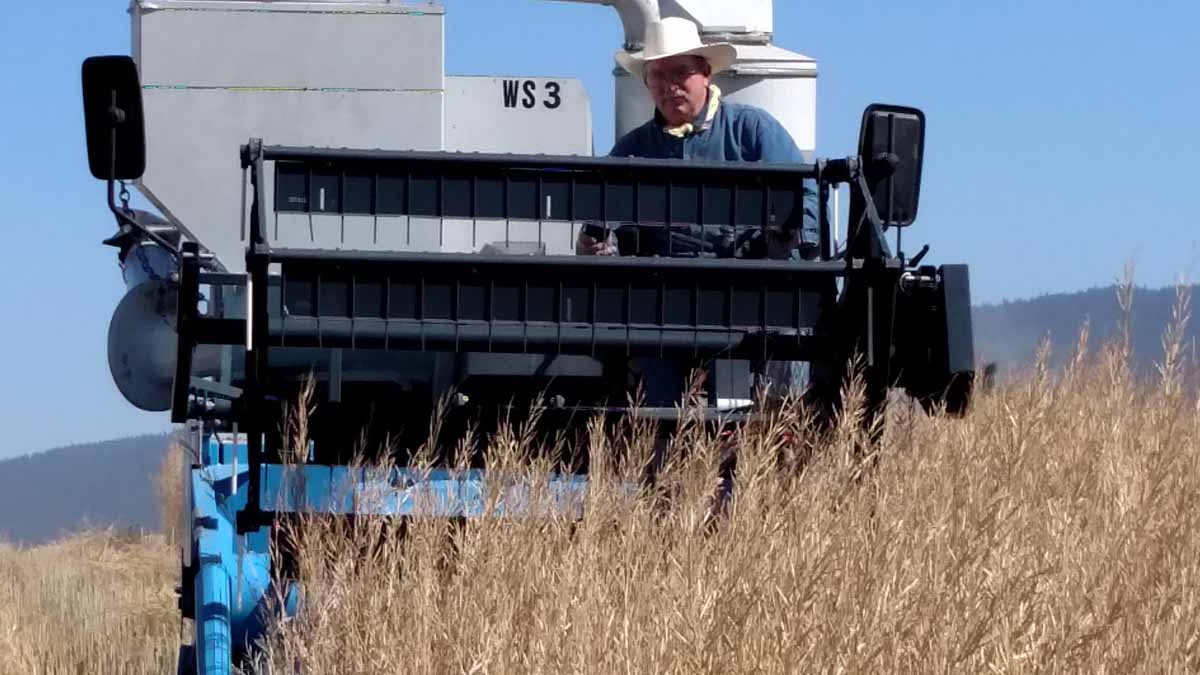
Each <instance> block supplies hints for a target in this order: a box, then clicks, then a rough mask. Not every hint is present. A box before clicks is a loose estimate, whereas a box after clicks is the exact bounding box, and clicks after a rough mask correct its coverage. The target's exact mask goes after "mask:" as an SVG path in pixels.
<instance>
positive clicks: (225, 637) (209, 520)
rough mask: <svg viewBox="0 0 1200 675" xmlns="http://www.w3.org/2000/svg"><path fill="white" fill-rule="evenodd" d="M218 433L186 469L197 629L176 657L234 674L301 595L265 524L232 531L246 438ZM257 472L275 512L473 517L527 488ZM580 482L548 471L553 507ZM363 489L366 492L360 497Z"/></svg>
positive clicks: (508, 507)
mask: <svg viewBox="0 0 1200 675" xmlns="http://www.w3.org/2000/svg"><path fill="white" fill-rule="evenodd" d="M223 436H225V435H223V434H215V433H209V434H207V435H205V436H204V437H203V439H202V444H201V448H202V452H201V453H200V457H199V462H198V463H197V464H195V465H193V466H192V468H191V469H190V472H189V475H188V478H187V480H188V482H189V494H190V496H189V498H188V499H189V504H188V506H189V518H190V521H191V556H190V561H189V564H186V565H185V569H184V579H185V582H186V580H187V579H189V578H190V579H191V580H192V590H193V592H192V593H191V594H189V595H188V597H189V598H190V600H191V602H192V603H193V604H192V610H193V616H194V619H195V636H194V644H193V647H192V649H191V650H188V652H190V653H187V652H185V653H184V656H183V658H182V659H181V663H180V668H179V670H180V672H181V673H192V672H194V673H199V674H202V675H228V674H229V673H232V672H233V670H232V668H233V664H234V663H235V655H236V654H238V653H240V652H242V651H243V650H245V649H247V648H250V647H253V646H254V643H255V642H256V641H257V640H259V639H260V638H261V637H262V636H263V635H264V632H265V630H266V625H267V622H268V621H269V620H270V618H271V617H272V613H273V612H275V613H278V611H279V610H282V611H283V612H286V613H288V614H294V613H295V611H296V608H297V604H298V599H299V591H298V589H296V588H295V587H294V586H292V585H290V584H289V585H288V586H287V587H285V588H278V587H276V585H275V584H276V582H277V581H278V580H277V578H276V575H274V574H273V570H272V563H271V552H270V531H269V527H262V528H260V529H259V530H257V531H253V532H248V533H246V534H243V535H239V534H238V533H237V527H236V523H237V517H238V513H239V512H241V511H242V510H244V509H245V508H246V504H247V494H248V490H249V489H250V480H249V468H248V467H249V463H248V462H247V445H246V443H245V442H244V440H243V441H242V442H240V443H229V442H227V440H226V439H223ZM262 471H263V475H262V481H261V486H262V487H261V490H262V501H261V503H262V504H264V505H267V504H269V505H272V508H273V511H274V512H275V513H297V512H309V513H329V514H351V513H360V514H361V513H373V514H383V515H395V516H401V517H402V516H413V515H425V516H431V517H443V518H473V517H478V516H480V515H482V514H484V513H485V512H490V513H492V514H495V515H498V516H518V515H520V514H521V513H522V512H524V510H525V509H524V505H525V503H526V497H527V492H526V491H525V490H524V489H523V488H521V487H520V486H517V487H509V488H507V489H506V491H505V492H504V493H503V494H502V496H501V498H500V499H498V500H495V501H494V503H492V504H491V505H490V508H489V505H488V503H487V495H488V489H487V486H486V482H485V481H486V474H485V472H484V471H482V470H465V471H451V470H446V469H437V470H431V471H427V472H418V471H415V470H411V469H405V468H397V469H393V470H391V471H389V472H387V473H386V474H385V473H380V472H378V471H372V470H370V469H360V470H356V471H352V470H351V469H350V468H349V467H346V466H321V465H312V464H304V465H299V466H296V467H284V466H281V465H279V464H264V465H263V466H262ZM586 487H587V481H586V479H585V478H584V477H581V476H564V477H558V478H553V479H551V480H550V481H549V483H548V488H549V494H550V498H551V503H552V504H553V507H554V508H555V509H556V510H557V509H561V510H562V511H561V512H565V513H570V512H574V513H576V514H579V513H582V498H583V494H584V491H585V489H586ZM364 495H367V496H368V497H367V498H366V499H365V500H364V499H363V498H362V497H363V496H364ZM185 588H186V583H185ZM185 593H186V591H185ZM272 601H274V602H272ZM184 604H186V601H185V603H184ZM272 607H274V608H275V609H272ZM192 668H194V670H192Z"/></svg>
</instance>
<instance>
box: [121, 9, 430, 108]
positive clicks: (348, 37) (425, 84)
mask: <svg viewBox="0 0 1200 675" xmlns="http://www.w3.org/2000/svg"><path fill="white" fill-rule="evenodd" d="M135 16H137V17H138V18H139V19H140V22H141V24H142V25H141V26H140V34H141V44H140V45H139V49H138V53H139V55H140V58H141V64H140V65H141V77H142V82H143V83H145V84H149V85H157V86H189V87H289V88H292V87H298V88H317V89H321V88H339V89H343V88H349V89H377V90H389V91H394V90H412V89H441V88H442V73H443V63H442V58H443V53H442V51H443V50H442V19H443V17H442V11H441V8H440V7H436V6H425V5H422V9H414V8H413V7H412V6H409V5H400V4H396V5H378V4H367V3H355V4H350V3H336V4H334V3H287V2H161V1H158V2H149V1H148V0H140V1H139V2H138V7H137V14H136V15H135Z"/></svg>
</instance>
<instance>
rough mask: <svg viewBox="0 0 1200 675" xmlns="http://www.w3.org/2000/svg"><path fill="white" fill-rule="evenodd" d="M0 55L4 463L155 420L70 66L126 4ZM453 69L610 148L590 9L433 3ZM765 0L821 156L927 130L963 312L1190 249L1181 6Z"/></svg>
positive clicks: (32, 23)
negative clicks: (112, 341)
mask: <svg viewBox="0 0 1200 675" xmlns="http://www.w3.org/2000/svg"><path fill="white" fill-rule="evenodd" d="M4 4H5V10H4V20H3V22H0V56H2V57H3V62H4V63H5V64H8V66H7V67H6V69H5V78H6V80H7V85H8V86H7V87H6V88H5V93H4V94H3V96H0V196H2V201H0V203H2V204H3V205H4V209H5V214H4V216H3V217H4V222H5V224H4V229H3V233H4V237H3V241H4V245H5V251H6V254H7V255H5V256H4V261H3V263H2V264H0V289H2V290H3V292H2V293H0V316H2V317H3V322H4V325H5V327H6V330H3V331H0V354H3V355H4V356H5V362H4V367H3V369H4V370H3V372H4V377H3V380H2V382H3V384H0V402H2V405H0V428H2V429H3V430H4V434H3V437H2V438H3V440H0V457H4V456H9V455H14V454H21V453H25V452H30V451H38V450H42V449H46V448H50V447H53V446H57V445H62V444H66V443H75V442H85V441H91V440H101V439H107V438H114V437H120V436H125V435H129V434H133V433H139V432H143V431H152V430H161V429H166V428H167V426H168V423H167V416H166V414H148V413H141V412H139V411H137V410H135V409H133V408H132V406H130V405H128V404H127V403H126V402H125V401H124V399H122V398H121V396H120V394H119V393H118V392H117V390H116V388H115V386H114V385H113V383H112V380H111V377H110V376H109V373H108V367H107V363H106V357H105V338H106V332H107V327H108V320H109V317H110V316H111V313H112V310H113V308H114V307H115V306H116V303H117V302H118V300H120V298H121V296H122V294H123V291H124V287H123V284H122V282H121V279H120V275H119V270H118V268H117V265H116V260H115V256H114V251H113V249H110V248H107V247H104V246H101V245H100V240H101V239H103V238H104V237H105V236H107V235H109V234H110V233H111V232H112V230H113V223H112V219H111V217H110V216H109V215H108V214H107V213H106V210H105V207H104V203H103V185H102V184H100V183H98V182H96V181H94V180H93V179H92V178H91V177H90V175H89V174H88V171H87V165H86V156H85V150H84V140H83V125H82V117H81V113H80V101H79V79H78V78H79V64H80V62H81V61H82V60H83V59H84V58H85V57H87V56H89V55H92V54H101V53H127V52H128V49H129V18H128V15H127V14H126V11H125V10H126V7H127V2H126V0H59V1H58V2H53V3H41V2H5V3H4ZM445 4H446V5H447V16H446V31H447V44H446V60H447V70H448V71H449V72H450V73H452V74H503V75H524V74H527V75H553V76H559V77H577V78H580V79H581V80H582V81H583V82H584V84H585V86H586V87H587V89H588V91H589V94H590V96H591V100H592V105H593V117H594V119H595V127H596V145H597V148H598V149H599V150H601V151H604V150H607V148H608V147H609V146H610V145H611V143H612V140H613V139H612V134H613V131H612V128H613V124H612V77H611V75H610V70H611V67H612V52H613V51H614V50H615V49H616V48H617V46H619V44H620V37H621V28H620V23H619V22H618V20H617V18H616V15H615V13H613V12H612V11H611V10H610V9H608V8H605V7H600V6H576V5H571V4H565V3H556V2H544V1H542V0H446V2H445ZM1146 7H1152V9H1145V8H1143V7H1142V6H1135V3H1127V2H1100V1H1093V2H1086V3H1085V2H1065V1H1060V2H1050V1H1046V2H1034V1H1021V0H1009V1H1007V2H1002V3H975V2H949V1H946V2H933V1H927V2H905V3H896V2H887V3H884V2H867V1H866V0H858V1H848V2H839V3H817V2H810V1H808V0H777V2H776V21H775V31H776V43H777V44H779V45H780V46H783V47H786V48H789V49H793V50H796V51H800V52H803V53H805V54H808V55H810V56H812V57H814V58H816V59H817V60H818V62H819V64H820V68H821V72H820V81H819V85H818V114H817V115H818V117H817V149H818V154H820V155H824V156H839V155H846V154H850V153H851V152H853V146H854V144H855V141H856V139H857V126H858V121H859V116H860V114H861V111H862V109H863V107H864V106H866V105H867V104H869V103H872V102H875V101H883V102H890V103H900V104H907V105H914V106H917V107H920V108H922V109H923V110H924V111H925V113H926V115H927V118H928V136H927V141H926V152H927V158H926V165H925V174H924V183H923V186H922V193H921V213H920V216H919V218H918V222H917V224H916V225H915V226H914V227H913V228H912V229H910V230H909V231H908V232H907V233H906V234H905V241H906V242H909V246H907V247H906V248H908V247H912V246H913V245H917V246H919V245H920V244H922V243H930V244H931V245H932V251H931V253H930V260H931V261H940V262H955V261H964V262H967V263H969V264H970V265H971V274H972V285H973V289H972V290H973V293H974V297H975V300H976V301H977V302H996V301H999V300H1002V299H1005V298H1022V297H1029V296H1033V295H1038V294H1041V293H1047V292H1056V291H1070V290H1078V289H1083V288H1088V287H1092V286H1098V285H1103V284H1108V283H1110V282H1112V281H1113V280H1114V279H1115V278H1116V277H1117V276H1119V274H1120V273H1121V269H1122V266H1123V265H1124V264H1125V263H1126V262H1133V263H1134V264H1135V265H1136V266H1137V278H1138V281H1139V283H1141V284H1145V285H1149V286H1162V285H1166V284H1169V283H1171V282H1172V281H1173V280H1174V279H1175V278H1176V277H1177V276H1178V275H1180V274H1183V273H1186V272H1188V271H1189V270H1190V269H1191V268H1192V267H1193V266H1194V264H1195V263H1196V262H1197V259H1198V258H1200V228H1198V227H1197V226H1198V225H1200V217H1198V216H1197V215H1196V214H1197V208H1196V207H1195V204H1194V203H1193V202H1191V201H1190V198H1191V197H1192V196H1194V195H1196V194H1197V189H1196V181H1197V178H1198V177H1200V168H1198V167H1200V165H1198V164H1197V160H1196V158H1197V157H1200V133H1198V132H1197V130H1196V123H1195V112H1194V111H1195V110H1197V109H1200V75H1198V74H1197V67H1198V66H1200V40H1197V39H1196V38H1197V35H1198V34H1200V33H1198V32H1197V28H1196V26H1197V25H1198V24H1200V3H1196V2H1194V0H1192V1H1184V0H1178V1H1169V0H1164V1H1160V2H1156V3H1153V4H1152V5H1147V6H1146Z"/></svg>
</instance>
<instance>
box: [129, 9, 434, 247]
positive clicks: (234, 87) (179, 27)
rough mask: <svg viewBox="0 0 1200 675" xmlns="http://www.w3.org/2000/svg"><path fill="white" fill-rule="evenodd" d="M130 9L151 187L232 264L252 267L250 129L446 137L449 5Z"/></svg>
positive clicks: (425, 143)
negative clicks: (247, 197)
mask: <svg viewBox="0 0 1200 675" xmlns="http://www.w3.org/2000/svg"><path fill="white" fill-rule="evenodd" d="M132 7H133V9H132V12H133V29H134V30H133V36H134V54H135V55H136V57H137V58H138V61H139V69H140V74H141V78H142V82H143V86H144V87H145V92H144V101H145V107H146V126H147V168H146V175H145V177H144V179H143V181H142V191H143V192H144V193H146V195H147V197H149V198H150V199H151V201H153V202H154V203H155V204H156V205H157V206H158V207H159V208H160V210H162V211H163V212H164V213H165V214H166V215H168V216H170V217H172V218H173V219H175V220H176V221H177V222H179V223H180V224H182V225H183V226H184V227H185V228H186V229H187V230H189V231H190V232H191V233H192V234H193V235H194V236H195V237H196V238H197V239H199V240H200V242H201V243H202V244H203V245H204V246H206V247H207V248H209V249H210V250H211V251H213V252H214V253H215V254H216V255H217V257H218V259H219V260H220V262H221V263H222V264H223V265H224V266H225V267H226V268H227V269H229V270H231V271H240V270H241V269H243V267H244V258H245V253H244V251H245V243H244V233H243V232H242V229H241V212H240V207H241V189H242V184H241V179H242V176H241V171H240V168H239V163H238V149H239V147H240V145H241V144H243V143H245V142H246V141H247V140H248V139H249V138H251V137H252V136H256V137H261V138H262V139H263V140H264V141H265V142H267V143H269V144H274V145H301V146H318V147H356V148H385V149H394V150H402V149H421V150H440V149H442V147H443V127H442V117H443V107H444V105H443V101H444V90H443V81H444V76H443V67H444V65H443V16H442V9H441V7H439V6H437V5H435V4H427V3H420V4H417V3H399V2H388V3H384V2H370V1H359V2H270V1H251V0H223V1H215V2H204V1H197V0H188V1H182V0H155V1H153V2H151V1H150V0H135V1H134V2H133V5H132ZM268 178H269V177H268ZM272 182H273V181H271V180H270V179H268V180H267V181H266V183H267V184H266V185H265V186H264V187H265V188H267V190H266V191H267V194H268V195H270V188H271V184H272ZM274 231H275V227H274V223H272V227H271V228H270V229H269V234H272V235H273V234H274ZM392 234H393V233H392V232H391V231H390V230H389V231H386V232H383V233H380V232H379V231H378V227H377V224H376V223H375V222H374V221H373V220H372V221H371V222H370V223H365V222H362V221H360V220H357V219H353V218H350V219H347V220H346V221H345V222H342V220H341V219H338V220H337V221H336V222H334V223H332V224H331V223H329V222H327V220H326V219H321V220H319V221H318V220H314V221H313V223H312V224H311V226H310V224H309V223H308V219H307V218H305V222H304V224H303V226H302V227H290V226H285V224H282V223H281V224H280V227H279V236H280V240H279V242H278V243H281V244H291V245H307V246H321V247H330V248H384V247H386V246H385V244H384V243H383V242H386V241H390V240H392V239H393V238H394V237H393V236H392Z"/></svg>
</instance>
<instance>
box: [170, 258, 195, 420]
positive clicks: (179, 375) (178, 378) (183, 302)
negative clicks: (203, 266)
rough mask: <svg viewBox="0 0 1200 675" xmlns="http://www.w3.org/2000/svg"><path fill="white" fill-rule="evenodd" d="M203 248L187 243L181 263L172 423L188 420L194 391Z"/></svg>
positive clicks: (176, 316)
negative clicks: (189, 403)
mask: <svg viewBox="0 0 1200 675" xmlns="http://www.w3.org/2000/svg"><path fill="white" fill-rule="evenodd" d="M199 256H200V246H199V244H197V243H196V242H193V241H188V242H184V244H183V250H182V255H181V256H180V261H179V297H178V300H177V306H176V311H175V332H176V334H177V335H178V339H177V342H176V345H177V346H176V350H175V382H174V384H173V386H172V389H171V422H172V423H175V424H182V423H184V422H186V421H187V420H188V416H189V415H188V395H189V393H190V391H191V377H192V354H193V350H194V349H195V346H196V336H195V334H194V330H193V326H194V323H195V320H196V313H197V312H198V311H199V310H198V308H197V304H198V303H199V295H200V257H199Z"/></svg>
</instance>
